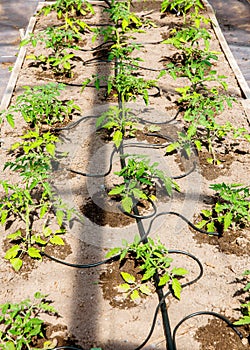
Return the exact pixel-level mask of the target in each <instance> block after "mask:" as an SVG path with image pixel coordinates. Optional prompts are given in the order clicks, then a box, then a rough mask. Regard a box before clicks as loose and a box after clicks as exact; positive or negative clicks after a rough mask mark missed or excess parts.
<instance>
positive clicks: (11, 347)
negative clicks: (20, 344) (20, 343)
mask: <svg viewBox="0 0 250 350" xmlns="http://www.w3.org/2000/svg"><path fill="white" fill-rule="evenodd" d="M4 350H16V346H15V344H14V343H12V341H7V342H6V343H5V344H4Z"/></svg>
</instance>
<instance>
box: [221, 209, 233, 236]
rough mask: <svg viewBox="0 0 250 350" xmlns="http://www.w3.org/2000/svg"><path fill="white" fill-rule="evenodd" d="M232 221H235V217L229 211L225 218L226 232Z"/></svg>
mask: <svg viewBox="0 0 250 350" xmlns="http://www.w3.org/2000/svg"><path fill="white" fill-rule="evenodd" d="M232 220H233V215H232V213H231V212H230V211H229V212H228V213H227V214H226V215H225V216H224V225H223V226H224V227H223V228H224V231H226V230H227V229H228V228H229V226H230V225H231V223H232Z"/></svg>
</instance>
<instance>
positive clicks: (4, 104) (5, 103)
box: [0, 2, 44, 111]
mask: <svg viewBox="0 0 250 350" xmlns="http://www.w3.org/2000/svg"><path fill="white" fill-rule="evenodd" d="M43 6H44V2H39V3H38V5H37V8H36V10H35V12H34V14H36V13H37V12H38V11H39V10H40V9H41V8H42V7H43ZM36 20H37V19H36V17H35V16H34V15H33V16H32V17H30V20H29V24H28V27H27V30H26V32H25V34H24V36H23V34H22V33H23V30H20V37H21V40H23V39H25V38H27V37H28V35H29V34H30V33H32V32H33V30H34V27H35V24H36ZM25 56H26V47H25V46H22V47H21V48H20V50H19V52H18V56H17V59H16V62H15V64H14V68H13V70H12V72H11V75H10V79H9V81H8V84H7V87H6V89H5V91H4V94H3V98H2V101H1V105H0V111H2V110H5V109H7V108H8V107H9V104H10V100H11V97H12V94H13V92H14V89H15V86H16V82H17V78H18V75H19V72H20V69H21V68H22V65H23V62H24V59H25Z"/></svg>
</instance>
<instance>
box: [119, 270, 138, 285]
mask: <svg viewBox="0 0 250 350" xmlns="http://www.w3.org/2000/svg"><path fill="white" fill-rule="evenodd" d="M121 276H122V278H123V279H124V281H125V282H127V283H129V284H134V283H135V277H134V276H133V275H131V274H130V273H128V272H123V271H122V272H121Z"/></svg>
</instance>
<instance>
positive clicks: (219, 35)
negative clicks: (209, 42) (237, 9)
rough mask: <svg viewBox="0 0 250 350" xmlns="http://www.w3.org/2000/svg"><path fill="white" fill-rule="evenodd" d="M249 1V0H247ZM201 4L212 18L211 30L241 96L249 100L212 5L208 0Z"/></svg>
mask: <svg viewBox="0 0 250 350" xmlns="http://www.w3.org/2000/svg"><path fill="white" fill-rule="evenodd" d="M249 1H250V0H249ZM202 2H203V4H204V5H205V6H206V9H207V12H208V14H209V17H210V19H211V20H212V25H213V30H214V32H215V35H216V37H217V39H218V41H219V43H220V45H221V49H222V51H223V52H224V54H225V57H226V59H227V61H228V63H229V65H230V67H231V69H232V71H233V73H234V75H235V77H236V79H237V81H238V84H239V87H240V89H241V91H242V94H243V96H244V97H245V98H246V99H249V100H250V88H249V86H248V84H247V82H246V80H245V78H244V76H243V74H242V72H241V70H240V68H239V66H238V64H237V62H236V60H235V58H234V55H233V54H232V51H231V50H230V48H229V46H228V43H227V41H226V39H225V37H224V35H223V33H222V31H221V28H220V25H219V23H218V21H217V18H216V15H215V12H214V10H213V7H212V6H211V5H210V4H209V2H208V0H202Z"/></svg>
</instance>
